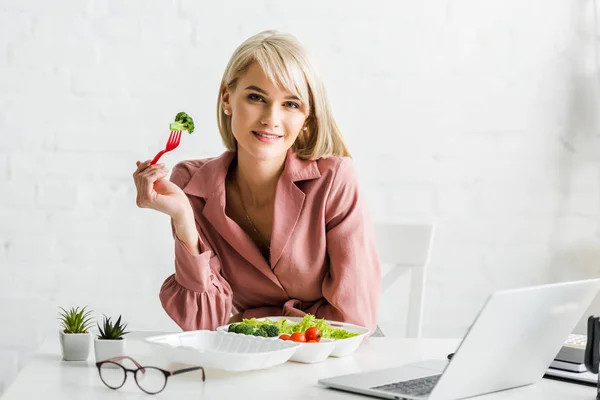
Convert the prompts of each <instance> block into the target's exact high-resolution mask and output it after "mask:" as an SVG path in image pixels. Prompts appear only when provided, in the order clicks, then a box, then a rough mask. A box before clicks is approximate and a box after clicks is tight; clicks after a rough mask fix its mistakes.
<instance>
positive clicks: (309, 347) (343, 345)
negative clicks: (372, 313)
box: [217, 317, 370, 363]
mask: <svg viewBox="0 0 600 400" xmlns="http://www.w3.org/2000/svg"><path fill="white" fill-rule="evenodd" d="M265 319H270V320H271V321H279V320H280V319H287V320H288V321H292V322H296V323H297V322H301V321H302V318H301V317H265V318H257V320H259V321H260V320H265ZM325 321H326V322H327V323H328V324H329V325H331V326H332V327H335V328H340V329H344V330H346V331H348V332H353V333H358V336H354V337H351V338H347V339H335V340H334V339H321V341H320V342H319V343H300V347H299V348H298V350H296V353H295V354H294V355H293V356H292V357H291V358H290V361H297V362H305V363H315V362H320V361H324V360H325V359H327V357H345V356H347V355H349V354H352V353H353V352H354V351H355V350H356V349H357V348H358V347H359V346H360V344H361V343H362V341H363V339H364V338H365V337H366V336H367V335H368V334H369V332H370V331H369V329H368V328H365V327H363V326H359V325H354V324H347V323H344V322H337V321H329V320H325ZM228 329H229V325H223V326H220V327H218V328H217V331H218V332H227V331H228ZM234 335H236V334H234ZM239 336H247V335H239ZM268 339H271V340H275V341H278V342H287V340H279V339H278V338H268ZM313 346H314V347H313ZM326 353H327V355H325V354H326Z"/></svg>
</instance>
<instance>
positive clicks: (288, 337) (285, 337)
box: [279, 333, 290, 340]
mask: <svg viewBox="0 0 600 400" xmlns="http://www.w3.org/2000/svg"><path fill="white" fill-rule="evenodd" d="M279 339H281V340H290V335H286V334H285V333H284V334H283V335H281V336H279Z"/></svg>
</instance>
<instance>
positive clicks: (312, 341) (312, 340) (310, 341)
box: [306, 339, 317, 343]
mask: <svg viewBox="0 0 600 400" xmlns="http://www.w3.org/2000/svg"><path fill="white" fill-rule="evenodd" d="M306 343H317V341H316V340H314V339H311V340H307V341H306Z"/></svg>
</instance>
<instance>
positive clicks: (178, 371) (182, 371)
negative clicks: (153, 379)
mask: <svg viewBox="0 0 600 400" xmlns="http://www.w3.org/2000/svg"><path fill="white" fill-rule="evenodd" d="M198 369H200V370H202V381H203V382H204V380H205V375H204V368H203V367H191V368H184V369H178V370H177V371H171V375H178V374H183V373H184V372H190V371H196V370H198Z"/></svg>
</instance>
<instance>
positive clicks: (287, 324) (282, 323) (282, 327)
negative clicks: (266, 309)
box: [228, 314, 359, 343]
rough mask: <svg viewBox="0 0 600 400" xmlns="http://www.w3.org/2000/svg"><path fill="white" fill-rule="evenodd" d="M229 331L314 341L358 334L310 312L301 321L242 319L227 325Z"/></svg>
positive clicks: (343, 337)
mask: <svg viewBox="0 0 600 400" xmlns="http://www.w3.org/2000/svg"><path fill="white" fill-rule="evenodd" d="M228 331H229V332H234V333H240V334H245V335H254V336H263V337H279V339H282V340H292V341H294V342H308V343H315V342H319V341H320V340H321V339H334V340H337V339H347V338H351V337H354V336H358V335H359V334H358V333H355V332H348V331H346V330H345V329H340V328H334V327H332V326H331V325H329V324H328V323H327V322H326V321H325V319H318V318H317V317H315V316H314V315H312V314H306V315H305V316H304V318H302V321H300V322H294V321H290V320H288V319H285V318H282V319H280V320H277V321H273V320H270V319H268V318H267V319H264V320H258V319H256V318H251V319H243V320H242V322H240V323H237V324H231V325H229V329H228Z"/></svg>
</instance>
